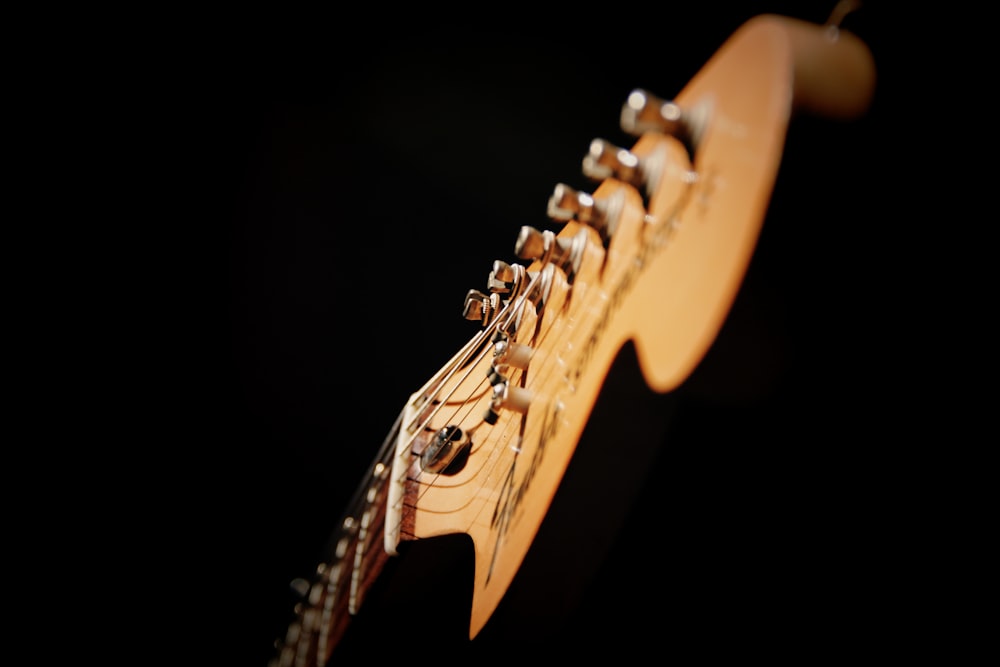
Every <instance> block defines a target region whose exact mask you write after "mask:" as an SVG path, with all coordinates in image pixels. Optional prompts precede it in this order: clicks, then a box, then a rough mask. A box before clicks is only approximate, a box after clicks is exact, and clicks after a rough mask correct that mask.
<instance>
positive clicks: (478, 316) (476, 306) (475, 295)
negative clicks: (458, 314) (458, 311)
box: [462, 289, 500, 324]
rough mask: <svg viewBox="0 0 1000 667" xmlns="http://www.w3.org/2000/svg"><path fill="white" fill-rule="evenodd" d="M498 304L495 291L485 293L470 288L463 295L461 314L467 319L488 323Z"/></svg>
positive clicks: (498, 299)
mask: <svg viewBox="0 0 1000 667" xmlns="http://www.w3.org/2000/svg"><path fill="white" fill-rule="evenodd" d="M499 306H500V296H499V295H498V294H496V293H493V294H490V295H488V296H487V295H486V294H483V293H482V292H480V291H479V290H474V289H470V290H469V291H468V293H467V294H466V295H465V307H464V309H463V312H462V315H463V317H465V319H467V320H472V321H482V322H483V324H487V323H489V321H490V319H491V318H492V317H493V313H495V312H496V311H497V309H498V308H499Z"/></svg>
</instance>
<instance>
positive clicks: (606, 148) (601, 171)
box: [583, 139, 646, 188]
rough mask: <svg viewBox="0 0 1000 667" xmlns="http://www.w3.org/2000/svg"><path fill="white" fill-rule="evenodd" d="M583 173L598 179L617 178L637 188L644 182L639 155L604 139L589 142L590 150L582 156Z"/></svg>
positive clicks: (644, 177)
mask: <svg viewBox="0 0 1000 667" xmlns="http://www.w3.org/2000/svg"><path fill="white" fill-rule="evenodd" d="M583 173H584V174H585V175H587V176H589V177H590V178H593V179H595V180H598V181H601V180H604V179H606V178H617V179H618V180H619V181H623V182H625V183H629V184H631V185H634V186H636V187H637V188H641V187H642V186H643V184H644V183H645V182H646V175H645V173H644V171H643V168H642V161H641V160H639V157H638V156H637V155H635V154H634V153H632V152H631V151H629V150H628V149H625V148H621V147H620V146H615V145H614V144H612V143H611V142H609V141H605V140H604V139H594V140H593V141H592V142H590V151H589V152H588V153H587V156H586V157H584V158H583Z"/></svg>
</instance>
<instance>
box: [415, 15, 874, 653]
mask: <svg viewBox="0 0 1000 667" xmlns="http://www.w3.org/2000/svg"><path fill="white" fill-rule="evenodd" d="M874 84H875V67H874V63H873V60H872V56H871V53H870V52H869V50H868V49H867V47H866V46H865V45H864V44H863V43H862V42H861V41H860V40H859V39H857V38H856V37H855V36H853V35H851V34H849V33H846V32H842V31H838V30H836V29H834V28H829V27H825V26H818V25H814V24H810V23H805V22H802V21H797V20H794V19H789V18H785V17H779V16H759V17H756V18H754V19H752V20H750V21H749V22H747V23H746V24H744V26H743V27H741V28H740V29H739V30H738V31H737V32H736V33H734V34H733V36H732V37H731V38H730V39H729V40H728V41H727V42H726V43H725V44H723V45H722V47H721V48H720V49H719V50H718V51H717V53H716V54H715V55H714V56H713V57H712V59H710V60H709V61H708V62H707V63H706V64H705V66H704V67H703V68H702V69H701V70H700V71H699V72H698V74H697V75H696V76H695V77H694V78H693V79H692V80H691V81H690V82H689V83H688V85H687V86H685V87H684V89H683V90H682V91H680V92H679V93H678V94H677V95H676V96H675V97H674V98H673V99H674V101H675V102H677V103H678V104H679V105H680V106H681V107H682V108H684V109H688V110H693V109H700V110H701V111H702V112H704V116H703V125H702V127H701V130H700V132H699V135H698V141H697V143H696V145H695V147H694V152H693V157H692V156H690V155H689V153H688V151H687V150H686V149H685V148H684V146H683V145H682V144H681V143H680V142H679V141H678V140H677V139H675V138H673V137H669V136H663V135H659V134H656V133H647V134H645V135H643V136H642V137H641V138H639V140H638V141H637V142H636V143H635V145H634V146H633V147H632V148H631V150H632V152H633V153H635V154H636V155H638V156H640V157H641V158H643V159H645V160H651V161H653V162H654V163H658V164H659V165H660V169H659V171H658V175H657V179H658V180H657V182H655V183H654V184H653V187H652V188H651V190H650V192H649V193H647V194H648V196H649V199H648V206H647V205H645V204H644V201H643V196H642V195H643V193H640V192H639V191H637V190H636V189H635V188H633V187H632V186H630V185H625V184H623V183H621V182H618V181H615V180H613V179H608V180H606V181H604V182H602V183H601V184H600V185H599V186H598V187H597V189H596V190H595V191H594V193H593V194H594V197H595V199H598V200H605V201H611V200H613V199H617V200H618V202H617V205H618V206H620V207H621V213H620V218H619V221H618V226H617V228H616V230H615V233H614V235H613V237H612V238H611V241H610V243H609V244H608V246H607V247H606V248H605V247H604V245H603V244H602V242H601V239H600V238H599V236H598V235H597V233H596V232H595V231H594V230H592V229H590V228H589V227H586V226H584V225H580V224H578V223H575V222H570V223H568V224H567V225H566V226H565V227H564V228H563V229H562V230H561V231H560V233H559V236H560V237H562V238H571V237H576V236H577V235H581V234H582V235H585V236H586V240H587V243H586V252H585V254H584V257H583V259H582V261H581V263H580V266H579V270H578V271H577V272H576V274H575V275H574V276H572V279H568V278H567V277H566V276H565V275H564V274H563V272H562V271H561V270H559V269H555V268H554V267H552V266H551V265H549V266H542V265H540V264H539V263H537V262H536V263H535V264H533V265H532V266H529V267H528V269H529V271H534V272H541V271H549V272H551V273H552V275H551V278H552V280H553V286H552V288H551V291H550V293H549V297H548V299H547V300H546V301H545V303H544V307H543V308H542V309H541V312H537V313H536V312H535V310H534V308H533V307H531V306H530V304H529V305H528V306H527V307H526V311H525V313H524V316H523V318H524V319H523V320H522V323H521V326H520V327H518V330H517V338H516V340H517V342H520V343H523V344H525V345H529V346H531V347H532V348H533V349H534V356H533V357H532V359H531V362H530V364H529V366H528V368H527V369H526V370H523V371H520V370H515V371H514V372H513V373H512V374H511V376H510V381H511V383H512V384H518V385H523V386H524V387H525V388H527V389H529V390H530V391H531V392H532V397H533V398H532V402H531V406H530V408H529V409H528V411H527V413H525V414H519V413H516V412H512V411H502V412H501V416H500V419H499V421H498V422H497V423H496V424H495V425H493V426H486V425H484V424H482V419H481V417H482V414H483V412H484V410H485V409H486V408H487V407H489V401H490V396H489V392H488V391H485V390H484V388H483V384H482V378H483V377H484V375H485V374H486V373H487V371H488V370H489V366H490V359H489V358H487V357H484V358H482V360H481V361H479V362H478V365H479V366H480V367H478V368H472V369H470V370H471V371H472V372H471V373H469V374H468V376H467V378H468V379H464V380H462V381H458V380H455V381H454V382H452V383H451V385H450V386H449V387H448V390H449V391H448V392H442V394H443V395H448V396H450V399H449V400H450V401H451V402H452V403H453V407H457V406H462V407H463V408H465V407H467V408H470V409H468V410H466V411H463V413H462V414H463V415H464V417H463V418H462V420H461V421H459V422H457V423H458V425H459V426H461V427H462V428H463V429H465V430H468V431H470V432H472V433H473V437H472V441H473V445H472V451H471V454H470V456H469V459H468V462H467V463H466V465H465V467H464V469H462V470H461V472H459V473H458V474H455V475H450V476H444V475H431V474H427V473H420V472H419V471H417V472H416V477H417V481H415V482H410V484H411V485H412V488H411V489H409V492H410V493H411V494H412V495H411V497H412V498H415V499H416V500H415V504H414V507H413V508H412V512H413V515H412V520H413V534H412V535H409V536H406V537H404V539H414V538H425V537H432V536H436V535H443V534H450V533H467V534H468V535H470V536H471V538H472V541H473V543H474V545H475V556H476V564H475V582H474V588H473V599H472V609H471V616H470V623H469V635H470V637H475V636H476V635H477V634H478V632H479V631H480V630H481V629H482V627H483V626H484V625H485V624H486V622H487V621H488V619H489V618H490V616H491V614H492V613H493V611H494V609H495V608H496V606H497V604H498V603H499V602H500V599H501V598H502V597H503V595H504V593H505V592H506V590H507V588H508V586H509V584H510V582H511V580H512V579H513V577H514V575H515V574H516V573H517V571H518V568H519V566H520V565H521V562H522V560H523V558H524V557H525V555H526V553H527V551H528V549H529V547H530V545H531V543H532V541H533V539H534V538H535V535H536V533H537V531H538V529H539V526H540V524H541V522H542V519H543V518H544V516H545V514H546V511H547V510H548V508H549V505H550V503H551V501H552V499H553V497H554V495H555V493H556V490H557V488H558V486H559V483H560V481H561V479H562V477H563V474H564V472H565V470H566V468H567V465H568V463H569V461H570V459H571V457H572V455H573V452H574V449H575V447H576V445H577V442H578V440H579V438H580V436H581V433H582V431H583V429H584V427H585V425H586V423H587V420H588V416H589V414H590V412H591V410H592V408H593V406H594V403H595V400H596V397H597V395H598V393H599V391H600V389H601V387H602V383H603V381H604V379H605V377H606V375H607V372H608V370H609V368H610V365H611V363H612V362H613V360H614V358H615V357H616V355H617V353H618V352H619V350H620V349H621V348H622V346H623V344H624V343H625V342H626V341H628V340H632V341H634V342H635V346H636V350H637V353H638V358H639V362H640V366H641V368H642V371H643V374H644V377H645V379H646V381H647V383H648V384H649V386H650V388H652V389H653V390H655V391H657V392H666V391H670V390H672V389H674V388H676V387H677V386H678V385H679V384H680V383H681V382H683V380H684V379H685V378H686V377H687V376H688V375H689V374H690V372H691V371H692V370H693V368H694V367H695V366H696V365H697V364H698V362H699V361H700V360H701V359H702V358H703V356H704V355H705V353H706V351H707V350H708V348H709V347H710V346H711V344H712V342H713V341H714V339H715V337H716V335H717V334H718V332H719V329H720V327H721V325H722V323H723V321H724V319H725V318H726V316H727V313H728V311H729V309H730V307H731V305H732V302H733V300H734V298H735V295H736V293H737V291H738V289H739V287H740V284H741V281H742V279H743V277H744V273H745V271H746V268H747V265H748V263H749V261H750V258H751V256H752V254H753V251H754V248H755V244H756V242H757V239H758V235H759V233H760V229H761V226H762V224H763V222H764V218H765V214H766V210H767V207H768V203H769V200H770V197H771V192H772V188H773V185H774V181H775V178H776V175H777V171H778V167H779V164H780V161H781V157H782V153H783V147H784V142H785V138H786V133H787V129H788V123H789V119H790V117H791V116H792V114H793V113H796V112H799V111H805V112H808V113H811V114H820V115H823V116H826V117H829V118H835V119H846V118H853V117H856V116H858V115H861V114H863V113H864V112H865V110H866V109H867V108H868V106H869V104H870V102H871V99H872V94H873V90H874ZM463 377H465V376H463ZM487 388H488V387H487ZM440 414H441V416H440V417H438V418H435V420H434V421H433V422H432V423H431V427H432V428H434V429H437V428H442V427H444V426H447V425H448V424H449V423H455V418H454V415H453V414H452V413H451V412H450V411H446V410H443V411H442V412H441V413H440ZM449 420H450V421H449ZM412 474H413V473H412V471H411V475H412Z"/></svg>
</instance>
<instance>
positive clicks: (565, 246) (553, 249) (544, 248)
mask: <svg viewBox="0 0 1000 667" xmlns="http://www.w3.org/2000/svg"><path fill="white" fill-rule="evenodd" d="M514 254H515V255H517V256H518V257H520V258H521V259H523V260H527V261H535V260H541V261H542V262H552V263H553V264H555V265H557V266H563V267H565V266H567V265H568V264H569V263H570V262H571V257H572V254H573V242H572V241H571V240H570V239H564V238H560V237H558V236H556V235H555V234H554V233H553V232H551V231H549V230H545V231H542V230H539V229H535V228H534V227H531V226H529V225H525V226H523V227H521V231H520V232H519V233H518V235H517V242H516V243H515V244H514Z"/></svg>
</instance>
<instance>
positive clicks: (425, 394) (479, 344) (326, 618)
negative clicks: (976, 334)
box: [296, 219, 676, 664]
mask: <svg viewBox="0 0 1000 667" xmlns="http://www.w3.org/2000/svg"><path fill="white" fill-rule="evenodd" d="M675 223H676V221H675V220H673V219H671V220H669V222H668V223H667V224H669V225H670V226H671V228H670V229H668V230H667V236H668V237H669V235H670V233H671V232H672V231H673V227H674V224H675ZM640 270H641V267H640ZM539 275H540V274H536V276H535V277H534V278H533V279H532V281H531V283H530V287H529V288H528V289H525V290H524V291H523V292H522V294H521V295H520V297H519V298H518V299H516V300H512V301H509V302H508V303H507V304H506V305H505V307H504V308H503V309H501V311H500V312H499V313H498V314H497V316H496V317H495V318H494V321H493V323H491V325H490V326H488V327H487V328H485V329H483V330H482V331H480V332H477V334H476V335H475V336H473V338H472V339H470V341H469V342H468V343H467V344H466V345H465V346H464V347H463V349H462V350H460V352H459V353H458V354H457V355H455V357H453V359H452V360H451V361H450V362H448V363H447V364H445V366H443V367H442V369H441V370H440V371H439V372H438V373H437V374H436V375H435V377H432V378H431V380H429V381H428V382H427V383H425V385H424V387H423V388H422V390H421V392H422V404H421V407H422V408H423V406H426V405H427V404H429V403H430V402H431V401H433V400H435V399H439V398H440V396H441V394H440V390H441V388H442V387H443V386H444V385H445V384H446V383H447V382H448V380H449V379H450V378H452V377H454V374H455V372H457V370H458V369H460V368H462V367H463V366H464V364H465V363H466V362H467V361H468V359H470V358H471V357H472V356H476V357H477V362H476V363H474V364H472V365H471V366H469V370H468V371H467V372H466V376H465V377H463V378H462V381H460V382H459V383H458V384H456V385H455V387H454V388H452V390H451V391H450V392H449V393H448V394H447V397H448V398H450V397H452V396H453V395H454V394H455V392H456V391H457V389H458V387H461V386H462V384H463V383H464V382H465V380H466V379H467V378H468V375H469V373H471V372H472V371H473V370H474V369H476V368H478V367H479V366H478V364H479V360H481V359H482V357H483V356H485V354H486V353H487V352H488V351H489V350H490V346H485V345H484V340H483V339H484V338H485V337H486V336H488V335H491V332H492V331H494V330H497V329H499V330H501V331H505V330H506V329H507V328H509V326H510V324H511V323H512V322H513V320H514V318H515V317H518V316H521V311H522V310H523V309H524V307H525V304H526V298H527V296H528V295H529V294H530V289H531V288H532V287H535V286H536V281H537V280H538V276H539ZM601 297H602V299H601V301H600V303H607V302H608V293H607V292H603V291H602V292H601ZM588 303H590V304H592V303H593V301H591V302H588ZM564 307H565V304H564ZM602 311H603V309H602V308H601V307H599V306H594V305H589V306H588V307H587V308H584V309H582V310H581V311H579V313H578V314H577V315H574V316H573V317H572V318H570V320H571V321H572V322H574V326H573V327H565V326H557V325H558V324H559V323H560V319H561V318H560V317H556V316H554V317H553V320H552V322H551V323H550V324H549V326H547V327H544V328H542V329H541V331H540V332H539V334H537V335H536V336H535V337H533V338H532V344H533V345H535V346H536V347H540V346H543V345H544V344H545V342H547V341H548V340H549V339H550V338H551V336H553V335H556V336H557V337H558V340H552V341H551V342H552V343H553V344H554V345H558V348H555V347H552V346H550V348H551V349H559V350H562V349H569V348H568V347H567V345H569V343H567V341H568V340H569V339H571V338H572V336H573V334H574V332H575V331H577V330H581V331H584V332H586V331H590V330H591V328H592V327H591V326H590V325H591V324H592V323H593V321H594V320H595V319H597V318H600V317H601V313H602ZM544 317H545V313H544V312H543V313H542V315H541V316H540V322H539V323H538V324H541V323H543V322H544ZM501 322H502V323H503V325H502V326H501ZM477 350H478V351H479V352H478V354H475V353H476V351H477ZM550 359H551V360H552V362H551V363H547V364H546V363H545V361H549V360H550ZM564 367H565V364H564V363H562V361H561V357H560V355H559V354H554V355H550V356H549V357H547V358H546V359H545V360H543V365H542V367H541V368H540V369H537V371H538V372H539V373H540V374H541V375H542V377H541V378H536V377H533V378H532V382H533V383H535V384H537V383H539V382H541V383H542V384H544V383H545V382H546V381H551V376H552V374H553V373H556V372H558V371H559V370H560V369H561V368H564ZM531 370H532V371H536V369H535V368H534V367H533V368H532V369H531ZM520 373H521V376H522V377H523V375H524V373H525V371H521V372H520ZM513 379H514V378H513V377H512V378H511V380H512V381H513ZM484 382H485V380H483V381H480V383H479V385H477V387H478V386H481V385H482V384H483V383H484ZM560 382H561V383H562V384H566V380H565V379H563V380H561V381H560ZM431 387H434V392H430V391H429V388H431ZM574 391H575V389H574ZM476 403H478V401H472V402H469V404H468V410H471V409H473V407H474V405H475V404H476ZM445 405H447V398H446V399H445V400H442V401H441V402H440V403H439V405H438V406H437V407H436V408H435V409H434V410H433V411H432V414H431V415H429V416H428V417H427V418H426V419H425V420H424V421H423V423H422V424H421V426H420V428H419V429H418V430H417V431H416V433H418V434H419V433H420V432H421V430H422V429H423V428H425V427H426V425H427V424H428V423H429V422H430V421H431V419H433V417H434V416H436V415H437V414H438V412H439V411H440V410H442V409H443V407H444V406H445ZM465 406H466V403H463V407H465ZM404 412H405V411H404ZM404 412H401V413H400V415H399V416H398V417H397V420H396V424H395V425H394V427H393V429H392V430H391V432H390V435H389V437H387V438H386V440H385V441H384V442H383V445H382V448H381V450H380V455H379V457H378V460H379V463H381V464H382V465H387V464H388V462H389V460H390V459H392V457H393V454H394V452H395V450H396V447H393V446H390V445H392V444H393V443H394V441H395V438H398V435H399V433H400V430H401V424H402V418H403V416H404ZM420 412H421V411H420V410H418V414H419V413H420ZM458 412H459V410H458V409H456V411H455V414H456V415H457V414H458ZM467 414H468V413H467ZM467 414H466V416H467ZM463 419H464V417H463ZM459 421H461V420H459ZM521 421H522V420H506V426H505V427H504V434H503V435H501V437H500V438H498V439H497V442H506V441H507V439H508V438H509V433H510V432H511V431H514V430H517V429H518V428H520V424H521ZM413 423H415V422H413ZM480 425H481V424H480ZM477 427H478V425H477ZM474 428H475V427H474ZM527 436H528V434H525V438H526V439H527ZM415 440H416V436H412V437H411V438H410V440H409V441H408V443H407V444H406V446H405V450H406V451H409V450H410V449H412V445H413V443H414V442H415ZM519 444H520V443H519ZM509 449H510V448H495V450H494V451H501V450H504V451H506V450H509ZM491 459H494V460H493V463H494V465H493V469H494V470H495V469H496V468H497V467H498V466H499V465H500V464H501V461H502V460H505V459H504V457H502V456H500V455H498V456H496V457H491ZM489 462H490V461H489V459H488V460H487V461H486V462H484V465H483V467H482V468H481V469H480V472H477V473H476V476H477V477H478V476H479V475H480V474H481V471H482V470H483V469H485V467H486V466H487V465H489ZM377 469H378V464H373V466H372V468H370V472H369V475H370V478H376V477H377V476H376V475H374V474H372V473H373V472H374V471H375V470H377ZM390 472H391V468H389V469H388V470H386V474H385V475H382V476H381V478H382V479H383V483H384V479H385V478H386V475H388V473H390ZM407 476H408V475H407ZM440 477H441V475H440V473H437V474H432V475H431V476H430V478H429V480H425V479H424V475H421V477H420V479H416V480H413V479H412V478H410V479H411V480H412V481H415V482H417V483H418V484H420V485H422V486H423V487H424V491H423V492H422V493H421V494H420V495H421V496H422V495H423V493H425V492H426V491H428V490H429V489H430V488H431V487H433V486H434V485H435V483H436V480H437V479H439V478H440ZM367 488H369V487H366V486H365V485H362V488H360V489H359V490H358V492H357V493H356V496H357V499H356V500H355V503H354V506H353V509H355V510H360V509H361V507H362V506H363V505H364V504H366V503H365V501H364V500H363V499H364V496H365V493H363V492H364V491H366V489H367ZM491 497H492V496H491ZM418 500H419V497H418ZM489 505H490V503H489V502H488V501H486V500H484V501H483V503H482V507H481V509H480V512H479V513H478V514H477V516H481V515H482V512H483V511H485V510H486V509H487V508H488V507H489ZM358 514H359V512H354V513H353V515H354V516H355V517H356V516H357V515H358ZM476 522H477V521H476V520H475V519H474V520H472V522H471V524H470V528H471V525H472V524H475V523H476ZM343 564H345V563H344V561H343V559H340V562H339V563H338V565H343ZM335 569H343V568H342V567H340V568H335ZM338 580H339V581H338V585H337V586H336V588H337V589H339V590H337V591H335V592H333V596H329V595H328V596H324V602H325V603H326V604H324V605H323V613H322V615H321V617H320V618H319V619H315V620H318V621H319V623H312V624H310V625H311V626H312V628H311V631H310V632H308V635H309V637H308V638H306V637H300V642H297V644H298V645H299V646H300V647H301V646H302V645H303V644H305V646H304V648H305V652H306V653H308V652H309V651H310V648H312V647H315V648H316V650H317V652H318V654H319V655H320V657H321V658H323V659H325V657H324V656H325V655H326V653H327V650H328V649H327V648H326V647H327V646H328V644H329V631H330V628H331V626H332V622H331V620H332V619H331V616H332V611H333V608H334V607H335V606H336V599H337V598H338V597H339V596H340V595H342V594H343V593H344V587H345V585H346V583H348V582H349V581H350V578H349V577H338ZM327 590H328V591H329V588H328V589H327ZM310 606H311V607H313V608H316V607H318V606H319V605H318V604H317V605H310ZM303 625H305V619H304V618H303ZM316 625H318V626H319V633H317V632H316V631H315V626H316ZM302 630H307V628H306V627H303V628H302ZM312 639H316V640H317V643H316V644H313V642H312V641H311V640H312ZM303 655H305V654H303V653H302V652H301V650H300V651H297V652H296V662H298V661H299V658H300V657H302V656H303ZM303 664H305V663H303Z"/></svg>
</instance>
